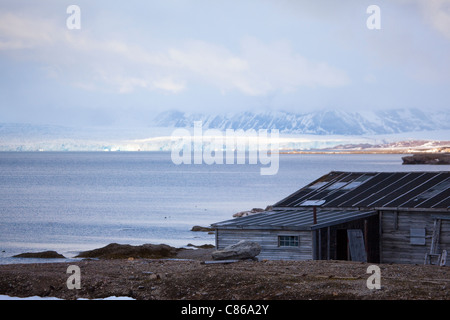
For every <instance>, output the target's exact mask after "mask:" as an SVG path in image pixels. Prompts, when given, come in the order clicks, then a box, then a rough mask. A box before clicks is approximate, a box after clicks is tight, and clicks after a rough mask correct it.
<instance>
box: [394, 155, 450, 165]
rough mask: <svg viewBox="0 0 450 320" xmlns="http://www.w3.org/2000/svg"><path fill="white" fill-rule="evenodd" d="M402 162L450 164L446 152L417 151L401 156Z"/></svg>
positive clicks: (449, 157) (449, 156) (449, 158)
mask: <svg viewBox="0 0 450 320" xmlns="http://www.w3.org/2000/svg"><path fill="white" fill-rule="evenodd" d="M402 160H403V164H450V154H448V153H418V154H414V155H412V156H406V157H402Z"/></svg>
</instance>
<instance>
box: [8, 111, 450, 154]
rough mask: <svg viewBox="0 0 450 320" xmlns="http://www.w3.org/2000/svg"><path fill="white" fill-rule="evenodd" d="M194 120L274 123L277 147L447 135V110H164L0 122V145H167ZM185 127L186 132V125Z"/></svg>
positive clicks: (224, 124) (254, 125) (250, 125)
mask: <svg viewBox="0 0 450 320" xmlns="http://www.w3.org/2000/svg"><path fill="white" fill-rule="evenodd" d="M195 121H202V126H203V129H219V130H221V131H222V132H224V130H225V129H233V130H238V129H242V130H249V129H254V130H255V131H257V130H258V129H267V130H271V129H278V130H279V132H280V136H279V139H278V140H277V141H278V145H279V149H280V150H312V149H330V148H334V147H335V146H338V145H341V146H349V147H345V148H350V149H351V148H360V146H361V145H362V146H365V145H369V147H375V146H376V145H378V144H383V143H390V142H397V141H410V140H411V139H413V140H420V141H421V142H420V143H428V142H427V141H428V140H430V141H431V140H436V141H443V140H445V141H448V140H450V114H449V112H440V113H439V112H427V113H425V112H422V111H420V110H417V109H397V110H387V111H376V112H372V111H371V112H368V111H359V112H344V111H336V110H325V111H317V112H309V113H292V112H281V111H277V112H259V113H256V112H248V111H247V112H240V113H234V114H222V115H208V114H189V113H185V112H180V111H167V112H163V113H161V114H159V115H158V116H157V117H156V118H155V119H154V120H153V121H151V119H149V121H148V122H149V125H148V126H146V127H136V128H134V127H133V128H116V127H93V128H81V127H80V128H79V127H76V128H75V127H63V126H54V125H36V124H20V123H16V124H12V123H0V151H38V150H42V151H119V150H120V151H138V150H141V151H170V150H171V149H172V147H173V146H174V143H175V144H176V143H178V142H177V139H180V137H175V140H174V137H172V135H173V134H174V132H175V128H192V127H193V125H194V122H195ZM188 132H191V133H192V131H191V129H189V130H188ZM244 137H245V136H244ZM355 146H356V147H355ZM414 147H417V146H416V145H415V146H414ZM345 148H344V149H345ZM389 148H390V147H389Z"/></svg>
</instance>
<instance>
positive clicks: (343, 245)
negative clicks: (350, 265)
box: [336, 229, 348, 260]
mask: <svg viewBox="0 0 450 320" xmlns="http://www.w3.org/2000/svg"><path fill="white" fill-rule="evenodd" d="M336 260H348V238H347V229H337V230H336Z"/></svg>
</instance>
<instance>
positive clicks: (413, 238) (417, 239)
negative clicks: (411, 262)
mask: <svg viewBox="0 0 450 320" xmlns="http://www.w3.org/2000/svg"><path fill="white" fill-rule="evenodd" d="M409 243H410V244H412V245H416V246H424V245H425V243H426V242H425V228H417V229H416V228H411V229H410V231H409Z"/></svg>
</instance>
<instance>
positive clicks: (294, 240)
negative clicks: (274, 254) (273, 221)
mask: <svg viewBox="0 0 450 320" xmlns="http://www.w3.org/2000/svg"><path fill="white" fill-rule="evenodd" d="M277 240H278V248H298V247H300V236H299V235H295V234H279V235H278V237H277Z"/></svg>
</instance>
